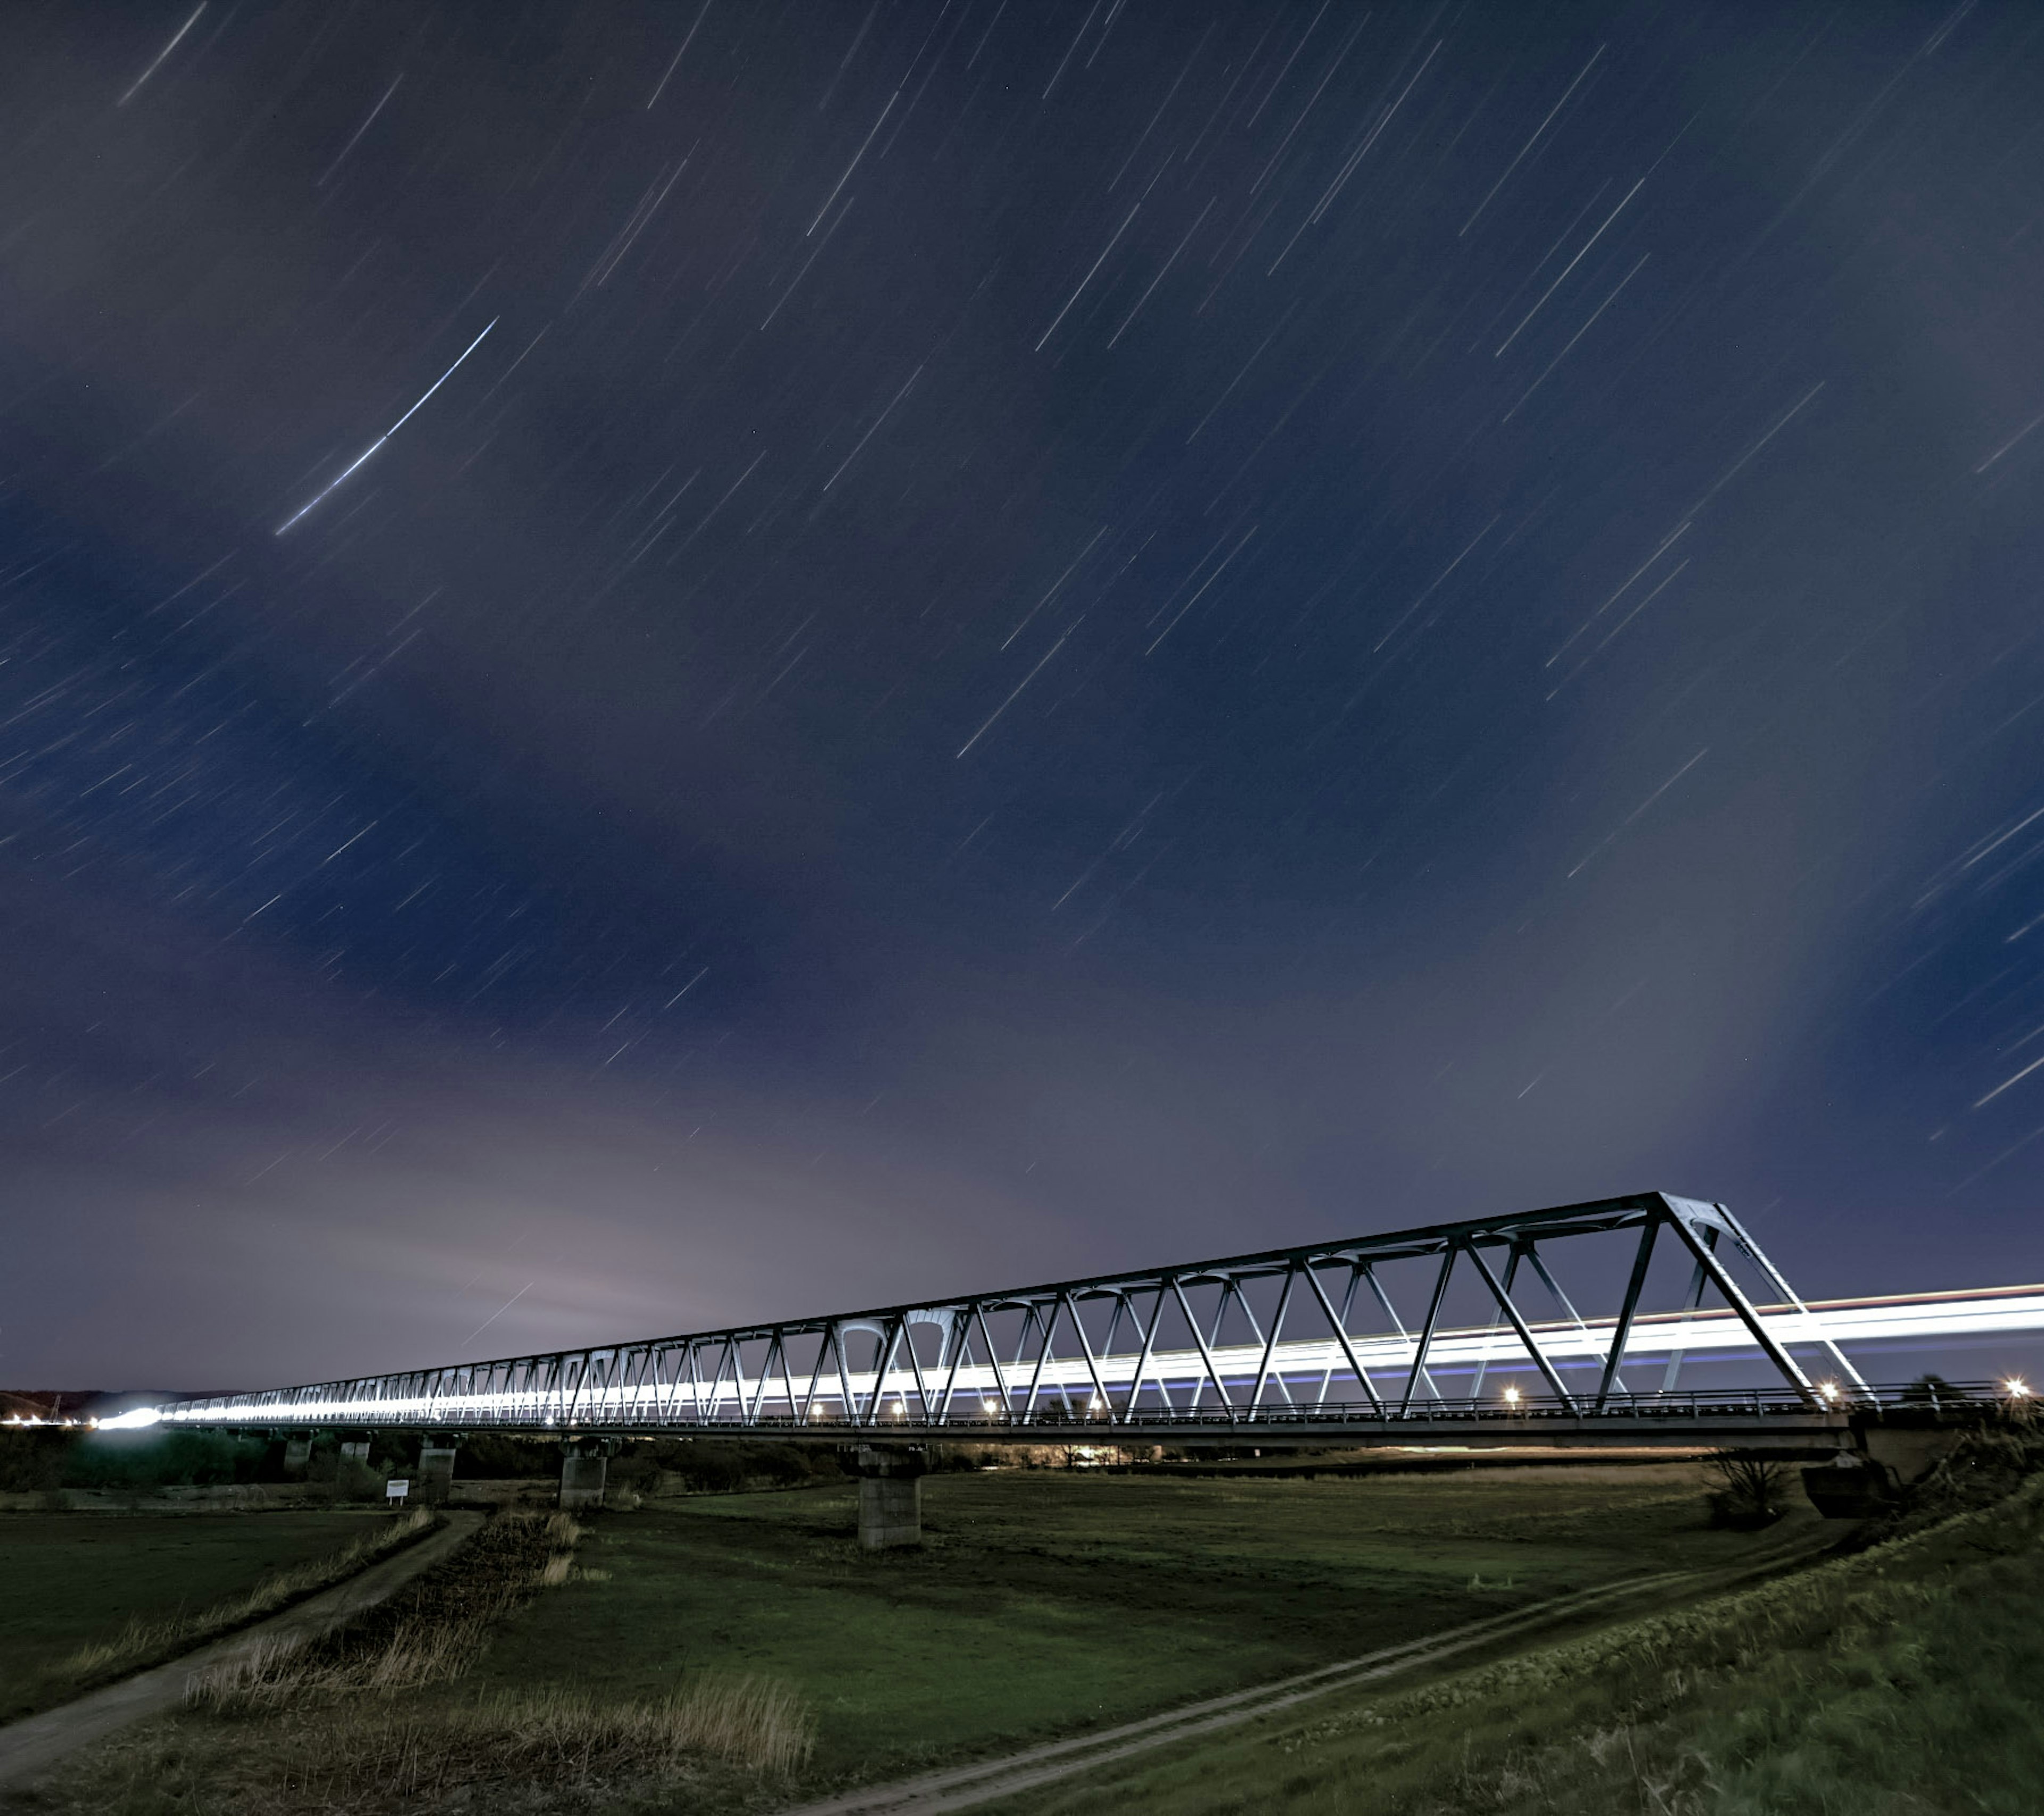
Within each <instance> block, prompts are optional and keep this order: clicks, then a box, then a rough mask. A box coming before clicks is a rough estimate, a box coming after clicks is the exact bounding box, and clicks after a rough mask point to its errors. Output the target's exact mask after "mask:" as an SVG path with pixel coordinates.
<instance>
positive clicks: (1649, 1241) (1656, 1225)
mask: <svg viewBox="0 0 2044 1816" xmlns="http://www.w3.org/2000/svg"><path fill="white" fill-rule="evenodd" d="M1660 1231H1661V1219H1660V1218H1658V1217H1657V1218H1653V1219H1652V1220H1650V1222H1648V1224H1647V1225H1646V1228H1645V1229H1642V1230H1641V1231H1640V1233H1639V1248H1638V1249H1635V1251H1634V1252H1633V1256H1632V1273H1631V1277H1630V1278H1628V1279H1627V1281H1626V1283H1625V1299H1624V1302H1623V1304H1621V1305H1620V1306H1619V1308H1618V1323H1617V1325H1616V1327H1615V1328H1614V1329H1612V1333H1611V1353H1610V1354H1609V1355H1608V1356H1606V1357H1605V1358H1604V1378H1603V1379H1601V1380H1600V1381H1599V1382H1598V1383H1597V1392H1596V1410H1598V1411H1599V1412H1602V1411H1603V1410H1604V1405H1605V1402H1607V1401H1608V1400H1609V1399H1610V1398H1611V1390H1612V1383H1613V1382H1614V1381H1616V1379H1618V1365H1619V1363H1620V1362H1621V1361H1623V1360H1624V1357H1625V1346H1626V1345H1627V1343H1628V1342H1629V1341H1631V1337H1632V1321H1633V1319H1634V1318H1635V1317H1637V1316H1638V1315H1639V1295H1640V1294H1641V1292H1642V1291H1644V1290H1645V1288H1646V1268H1647V1264H1649V1263H1650V1262H1651V1261H1652V1260H1653V1259H1654V1237H1656V1236H1658V1234H1659V1233H1660Z"/></svg>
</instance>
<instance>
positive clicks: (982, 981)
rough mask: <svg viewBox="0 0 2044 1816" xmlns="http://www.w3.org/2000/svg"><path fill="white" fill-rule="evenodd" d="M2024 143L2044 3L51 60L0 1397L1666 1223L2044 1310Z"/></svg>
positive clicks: (27, 326) (1798, 1279) (27, 393)
mask: <svg viewBox="0 0 2044 1816" xmlns="http://www.w3.org/2000/svg"><path fill="white" fill-rule="evenodd" d="M2040 94H2044V30H2041V29H2040V25H2039V18H2038V14H2037V12H2036V10H2035V9H2034V7H2031V6H2024V5H2022V4H2019V3H2017V0H1978V3H1977V4H1969V3H1966V0H1950V4H1949V5H1948V4H1944V3H1942V0H1938V3H1935V4H1931V5H1927V6H1906V5H1905V6H1886V7H1879V8H1869V7H1851V6H1848V7H1843V8H1841V7H1838V6H1835V5H1831V4H1823V5H1819V4H1809V5H1804V4H1788V5H1783V6H1773V7H1753V6H1742V5H1732V4H1730V3H1728V0H1727V3H1712V0H1704V3H1700V4H1697V5H1694V6H1685V7H1679V8H1672V9H1670V8H1660V9H1651V8H1644V9H1643V8H1639V7H1633V6H1617V5H1608V4H1588V3H1585V4H1573V3H1572V4H1556V5H1550V6H1525V5H1518V4H1506V3H1504V0H1479V3H1477V4H1474V5H1471V6H1463V7H1461V8H1459V9H1458V8H1454V7H1446V8H1443V7H1439V6H1431V5H1405V4H1402V3H1400V4H1393V5H1390V6H1372V7H1368V8H1366V7H1363V6H1346V7H1344V6H1339V5H1327V6H1323V5H1322V4H1321V3H1320V0H1300V3H1297V4H1295V3H1293V0H1270V3H1268V4H1264V5H1258V6H1243V5H1239V4H1235V5H1225V4H1219V3H1215V0H1175V3H1171V4H1166V0H1126V3H1125V4H1120V3H1116V4H1101V5H1098V6H1096V5H1094V4H1093V0H1039V3H1038V4H1035V5H1030V6H1021V5H1017V4H1016V3H1015V0H897V3H895V4H891V5H889V6H872V5H868V4H865V3H863V0H862V3H861V4H859V5H856V6H828V5H824V4H813V3H809V0H792V3H790V4H788V5H783V6H731V5H724V4H719V3H717V0H688V3H687V4H685V5H682V6H674V5H671V4H655V3H652V0H620V3H619V4H616V5H613V6H605V7H602V8H600V9H596V10H588V9H583V10H573V9H568V8H565V7H559V6H536V7H529V8H503V7H490V6H482V7H459V6H451V5H446V4H442V3H440V0H418V3H414V4H409V5H399V4H397V3H396V0H363V3H362V4H358V5H355V6H349V7H345V8H336V7H330V6H315V5H312V4H309V3H303V4H302V3H298V0H280V3H277V4H265V5H260V6H221V5H217V4H212V3H210V0H209V3H208V4H206V5H196V4H194V0H136V3H134V4H131V5H129V6H123V7H119V8H113V9H105V8H102V9H79V8H76V7H68V6H58V5H54V4H44V3H43V0H30V3H28V4H23V5H20V6H14V7H11V8H9V9H7V10H6V11H5V13H3V14H0V102H4V105H3V106H0V133H4V134H5V136H6V156H4V157H0V276H4V278H5V280H6V281H5V285H4V287H0V320H4V323H5V328H6V332H5V333H4V335H0V417H4V427H5V432H6V433H5V438H4V445H5V447H6V449H7V455H6V460H5V463H4V466H0V931H4V933H5V937H6V946H7V950H8V952H9V955H10V964H9V965H8V967H7V968H6V975H5V979H4V982H3V983H0V1002H4V1006H5V1013H4V1014H0V1151H4V1153H5V1156H6V1162H7V1176H8V1179H9V1181H10V1206H12V1210H13V1224H12V1225H11V1226H10V1227H11V1228H12V1229H13V1233H14V1237H15V1240H14V1241H13V1243H12V1244H11V1245H10V1266H11V1267H12V1268H13V1283H14V1285H13V1292H12V1293H11V1294H10V1297H9V1301H8V1306H7V1309H6V1310H5V1311H4V1312H0V1379H6V1380H9V1381H11V1382H13V1383H17V1384H20V1385H23V1386H25V1387H40V1386H45V1385H48V1386H67V1385H75V1386H78V1387H85V1386H101V1387H109V1388H140V1389H152V1388H153V1389H163V1390H181V1389H188V1390H192V1391H199V1390H204V1389H208V1388H214V1387H219V1388H227V1387H234V1386H235V1385H236V1384H237V1383H243V1384H246V1383H257V1382H277V1381H287V1380H312V1381H318V1380H326V1379H341V1378H344V1377H347V1376H348V1375H352V1374H353V1373H355V1372H359V1371H360V1370H361V1369H362V1368H365V1367H368V1366H371V1364H372V1363H373V1364H374V1365H375V1367H376V1368H379V1369H384V1368H389V1369H396V1368H403V1367H406V1366H409V1365H411V1364H448V1363H452V1362H456V1361H459V1360H464V1359H465V1358H467V1357H468V1356H471V1355H478V1354H480V1353H482V1352H484V1351H489V1352H493V1353H501V1354H518V1353H525V1352H540V1351H552V1350H556V1349H563V1348H570V1347H574V1346H578V1345H583V1344H586V1343H591V1342H600V1341H610V1340H615V1339H617V1338H619V1337H624V1336H628V1335H631V1334H633V1333H659V1332H670V1331H676V1330H690V1329H698V1330H700V1329H720V1328H722V1327H724V1326H726V1325H732V1324H733V1323H736V1322H743V1321H745V1320H747V1319H767V1318H787V1317H793V1316H796V1315H797V1314H803V1313H805V1312H806V1311H810V1310H824V1309H826V1308H828V1307H830V1306H844V1305H859V1304H881V1303H894V1302H904V1301H909V1300H913V1301H916V1302H928V1301H933V1300H935V1299H936V1298H938V1297H939V1295H947V1294H957V1293H962V1292H965V1291H970V1290H971V1289H972V1288H973V1287H975V1286H983V1285H988V1284H991V1283H999V1282H1000V1281H1002V1280H1005V1279H1051V1278H1066V1277H1078V1276H1083V1275H1093V1274H1100V1273H1105V1272H1108V1271H1111V1270H1112V1269H1115V1268H1123V1267H1133V1266H1142V1265H1150V1266H1155V1265H1158V1264H1162V1262H1164V1261H1165V1260H1167V1259H1169V1258H1170V1257H1173V1256H1187V1255H1199V1254H1210V1255H1228V1254H1237V1253H1242V1252H1249V1251H1253V1250H1257V1249H1263V1248H1267V1247H1274V1246H1282V1245H1297V1244H1305V1243H1309V1242H1315V1241H1321V1240H1324V1239H1331V1238H1334V1237H1341V1236H1350V1235H1356V1234H1361V1233H1367V1232H1369V1231H1370V1230H1373V1229H1386V1228H1395V1227H1409V1226H1414V1225H1423V1224H1427V1223H1431V1222H1439V1221H1442V1220H1444V1219H1447V1218H1455V1217H1463V1216H1474V1215H1478V1214H1484V1213H1490V1212H1500V1211H1504V1210H1512V1209H1516V1208H1522V1207H1525V1206H1536V1205H1542V1204H1563V1203H1568V1202H1575V1201H1580V1200H1584V1199H1588V1198H1596V1197H1598V1196H1600V1195H1606V1194H1611V1193H1617V1192H1625V1191H1641V1190H1645V1189H1648V1188H1664V1189H1666V1190H1668V1191H1673V1192H1677V1193H1689V1194H1694V1195H1698V1196H1700V1197H1705V1198H1712V1199H1722V1200H1723V1201H1724V1202H1727V1204H1728V1205H1730V1206H1731V1207H1732V1209H1733V1210H1735V1211H1736V1212H1737V1214H1739V1216H1740V1217H1741V1218H1742V1219H1743V1220H1744V1221H1745V1222H1746V1224H1747V1225H1749V1226H1750V1228H1751V1229H1752V1230H1753V1231H1754V1233H1755V1235H1756V1236H1757V1237H1758V1239H1759V1240H1760V1241H1762V1242H1763V1243H1764V1244H1765V1245H1766V1247H1767V1249H1768V1250H1769V1253H1770V1254H1771V1255H1772V1256H1773V1259H1774V1260H1776V1261H1777V1262H1778V1263H1779V1264H1780V1265H1781V1268H1782V1269H1783V1271H1784V1272H1785V1274H1786V1275H1787V1276H1788V1278H1789V1279H1792V1280H1793V1281H1794V1282H1795V1283H1796V1287H1797V1290H1799V1291H1804V1292H1806V1293H1808V1294H1809V1295H1812V1296H1813V1297H1819V1296H1820V1297H1823V1298H1824V1299H1842V1298H1846V1297H1850V1296H1853V1295H1892V1294H1898V1293H1904V1294H1908V1295H1915V1296H1917V1297H1921V1296H1922V1295H1927V1294H1932V1293H1937V1292H1942V1291H1965V1292H1973V1291H1977V1290H1979V1289H1981V1288H1983V1287H1989V1286H1993V1285H1996V1284H1997V1283H2008V1282H2011V1281H2017V1280H2034V1279H2038V1278H2039V1277H2040V1275H2044V1256H2040V1255H2039V1253H2038V1243H2037V1237H2036V1234H2035V1232H2036V1229H2037V1228H2038V1221H2037V1219H2038V1210H2039V1208H2040V1207H2039V1205H2038V1181H2039V1180H2040V1179H2044V1058H2040V1056H2044V611H2040V602H2039V598H2038V581H2037V576H2038V574H2039V573H2040V572H2044V432H2040V426H2039V425H2044V310H2039V308H2038V298H2039V296H2040V295H2044V133H2040V132H2039V131H2038V124H2037V123H2038V117H2039V108H2038V98H2039V96H2040ZM499 328H501V329H503V333H502V336H501V337H499V336H498V333H497V332H496V330H497V329H499ZM407 404H409V407H405V406H407ZM394 412H401V414H393V413H394ZM378 425H383V426H382V427H381V428H380V429H379V427H378ZM1926 1230H1930V1231H1932V1232H1934V1239H1933V1240H1930V1241H1927V1240H1926V1237H1925V1235H1924V1232H1925V1231H1926ZM1949 1322H1950V1321H1949V1320H1947V1323H1949ZM1938 1328H1939V1329H1944V1328H1945V1327H1944V1326H1942V1325H1940V1326H1939V1327H1938ZM1975 1334H1976V1335H1978V1333H1975ZM1969 1341H1971V1339H1969ZM1993 1341H2000V1339H1999V1338H1994V1339H1993ZM2009 1341H2011V1342H2013V1341H2016V1339H2015V1338H2014V1337H2011V1338H2010V1339H2009ZM2022 1341H2026V1342H2028V1341H2033V1339H2031V1338H2029V1337H2024V1338H2023V1339H2022ZM1934 1365H1937V1364H1936V1363H1935V1360H1934V1359H1932V1360H1928V1361H1926V1360H1923V1359H1922V1358H1920V1357H1917V1358H1915V1359H1914V1360H1912V1366H1923V1367H1929V1366H1934ZM2001 1365H2003V1364H2002V1362H2001V1360H2000V1358H1999V1357H1998V1356H1997V1355H1996V1353H1993V1352H1991V1343H1990V1339H1989V1337H1985V1336H1982V1337H1980V1339H1979V1343H1978V1345H1976V1347H1975V1348H1973V1349H1969V1350H1968V1351H1967V1352H1965V1355H1963V1356H1961V1357H1960V1358H1959V1359H1958V1361H1957V1362H1955V1363H1954V1364H1953V1365H1952V1366H1953V1367H1954V1368H1958V1369H1960V1370H1961V1372H1964V1371H1969V1370H1971V1371H1991V1370H1992V1368H1995V1367H1997V1366H2001ZM2006 1365H2007V1366H2008V1367H2009V1368H2011V1369H2014V1368H2017V1367H2018V1366H2019V1365H2020V1366H2023V1367H2029V1366H2031V1360H2029V1359H2027V1358H2026V1357H2024V1356H2016V1355H2013V1354H2011V1356H2009V1357H2008V1359H2007V1364H2006ZM1948 1372H1950V1371H1948Z"/></svg>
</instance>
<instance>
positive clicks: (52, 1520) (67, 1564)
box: [0, 1511, 375, 1720]
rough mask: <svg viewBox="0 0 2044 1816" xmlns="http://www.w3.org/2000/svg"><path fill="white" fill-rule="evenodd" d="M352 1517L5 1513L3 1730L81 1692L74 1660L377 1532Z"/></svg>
mask: <svg viewBox="0 0 2044 1816" xmlns="http://www.w3.org/2000/svg"><path fill="white" fill-rule="evenodd" d="M374 1521H375V1516H373V1515H367V1514H361V1513H355V1512H347V1511H320V1512H315V1513H288V1514H285V1513H279V1514H162V1515H156V1514H136V1515H132V1516H131V1515H119V1514H6V1515H0V1555H4V1557H5V1560H6V1563H5V1568H4V1569H0V1720H11V1719H13V1718H14V1717H16V1716H19V1715H24V1714H29V1713H30V1712H31V1711H32V1710H34V1709H37V1708H40V1707H44V1706H47V1705H48V1704H49V1703H53V1702H60V1701H61V1700H63V1698H64V1697H65V1696H66V1695H68V1694H70V1693H71V1691H73V1690H74V1689H75V1688H76V1687H77V1683H78V1679H77V1678H76V1676H75V1674H73V1673H71V1672H67V1670H66V1669H65V1668H64V1667H65V1660H67V1659H68V1658H70V1657H71V1656H72V1655H73V1654H74V1653H75V1652H78V1651H79V1650H80V1649H83V1648H84V1647H86V1646H89V1645H94V1644H99V1643H105V1644H111V1643H113V1642H114V1641H117V1639H118V1638H119V1637H120V1636H121V1633H122V1631H123V1630H124V1629H126V1628H127V1627H128V1626H129V1623H130V1622H131V1621H140V1622H146V1623H149V1624H152V1625H153V1624H155V1623H158V1622H171V1621H173V1620H175V1619H176V1618H178V1617H179V1616H180V1615H190V1614H196V1613H198V1612H199V1611H200V1610H203V1609H206V1608H208V1607H210V1606H213V1605H214V1604H215V1603H217V1602H225V1601H227V1600H229V1599H232V1598H235V1597H236V1596H239V1595H243V1594H244V1593H246V1592H247V1591H249V1590H251V1589H252V1588H253V1587H255V1585H256V1584H257V1583H258V1582H259V1581H260V1580H261V1579H263V1578H264V1577H266V1576H270V1575H271V1574H272V1573H273V1572H277V1571H280V1570H286V1569H289V1568H292V1567H293V1566H294V1565H297V1564H305V1563H307V1562H309V1561H310V1560H313V1559H316V1558H321V1557H324V1556H328V1554H330V1553H332V1552H335V1551H337V1550H339V1549H340V1548H341V1547H342V1546H343V1545H345V1544H347V1543H348V1541H349V1540H351V1539H352V1538H354V1537H357V1536H358V1535H359V1534H362V1533H367V1532H368V1531H370V1530H371V1529H372V1526H373V1523H374Z"/></svg>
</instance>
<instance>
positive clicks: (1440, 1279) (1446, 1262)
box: [1379, 1241, 1456, 1418]
mask: <svg viewBox="0 0 2044 1816" xmlns="http://www.w3.org/2000/svg"><path fill="white" fill-rule="evenodd" d="M1455 1248H1456V1245H1455V1244H1454V1242H1453V1241H1450V1243H1449V1244H1448V1245H1447V1249H1444V1250H1443V1252H1442V1255H1441V1271H1440V1272H1439V1274H1438V1275H1436V1276H1435V1280H1434V1291H1433V1296H1432V1297H1431V1299H1428V1300H1427V1322H1426V1324H1425V1325H1423V1327H1422V1329H1420V1346H1419V1348H1418V1349H1416V1350H1415V1351H1414V1352H1412V1373H1411V1374H1409V1375H1407V1376H1406V1377H1405V1395H1404V1399H1401V1400H1400V1402H1398V1416H1399V1417H1400V1418H1404V1417H1405V1416H1406V1415H1407V1414H1408V1413H1409V1412H1411V1410H1412V1396H1413V1395H1414V1394H1416V1392H1417V1391H1419V1387H1420V1380H1421V1379H1422V1378H1423V1377H1425V1375H1426V1373H1427V1351H1428V1350H1429V1349H1431V1348H1432V1347H1433V1342H1434V1333H1435V1330H1436V1329H1438V1328H1439V1325H1440V1322H1441V1301H1442V1300H1443V1299H1446V1298H1447V1296H1448V1275H1450V1274H1451V1273H1453V1272H1454V1266H1455ZM1379 1290H1380V1291H1381V1289H1379ZM1385 1303H1386V1304H1387V1305H1388V1304H1389V1303H1390V1302H1389V1300H1388V1299H1387V1300H1386V1301H1385ZM1427 1388H1428V1390H1429V1391H1433V1393H1434V1398H1435V1399H1436V1400H1439V1399H1440V1397H1441V1396H1440V1395H1439V1392H1438V1391H1434V1383H1433V1382H1432V1381H1431V1379H1428V1380H1427Z"/></svg>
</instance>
